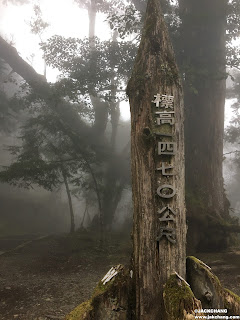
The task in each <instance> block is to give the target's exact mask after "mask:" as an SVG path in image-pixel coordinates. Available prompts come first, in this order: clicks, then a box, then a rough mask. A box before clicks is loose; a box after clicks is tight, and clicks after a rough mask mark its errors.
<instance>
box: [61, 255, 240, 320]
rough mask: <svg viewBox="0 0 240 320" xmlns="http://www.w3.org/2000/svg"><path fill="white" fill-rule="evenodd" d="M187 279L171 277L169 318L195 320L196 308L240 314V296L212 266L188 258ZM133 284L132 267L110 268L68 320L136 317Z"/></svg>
mask: <svg viewBox="0 0 240 320" xmlns="http://www.w3.org/2000/svg"><path fill="white" fill-rule="evenodd" d="M187 281H188V282H186V281H185V280H184V279H182V278H181V277H180V276H179V275H178V274H173V275H171V276H170V278H169V279H168V281H167V283H166V285H165V288H164V293H163V299H164V306H165V310H164V311H163V312H164V314H165V319H166V320H194V319H195V316H196V314H195V312H194V310H196V309H197V310H201V309H227V310H228V313H227V315H228V316H229V315H240V297H239V296H237V295H236V294H234V293H233V292H231V291H229V290H227V289H225V288H223V287H222V285H221V283H220V281H219V279H218V278H217V277H216V276H215V275H214V274H213V273H212V272H211V268H210V267H209V266H207V265H206V264H205V263H203V262H202V261H200V260H198V259H197V258H195V257H188V258H187ZM133 283H134V275H133V272H132V271H131V270H129V269H127V268H124V267H123V266H121V265H119V266H117V267H114V268H112V269H110V270H109V272H108V273H107V274H106V276H105V277H104V278H103V279H102V280H101V281H100V282H99V283H98V285H97V287H96V289H95V290H94V293H93V295H92V298H91V299H90V300H88V301H86V302H84V303H82V304H80V305H79V306H78V307H76V308H75V309H74V310H73V311H72V312H71V313H70V314H68V315H67V316H66V318H65V320H133V319H135V312H134V310H135V303H134V301H135V295H134V286H133ZM209 314H213V313H211V312H210V313H209ZM198 315H203V314H202V313H201V312H200V313H198ZM215 315H219V314H218V313H215ZM225 315H226V314H225Z"/></svg>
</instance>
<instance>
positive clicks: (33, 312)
mask: <svg viewBox="0 0 240 320" xmlns="http://www.w3.org/2000/svg"><path fill="white" fill-rule="evenodd" d="M36 238H37V239H36ZM94 238H95V239H94ZM32 239H33V236H29V237H25V238H24V237H22V238H10V239H1V238H0V320H51V319H55V320H61V319H64V317H65V315H66V314H67V313H69V312H70V311H71V310H73V309H74V308H75V307H76V306H77V305H78V304H80V303H81V302H83V301H85V300H87V299H89V298H90V296H91V294H92V292H93V289H94V288H95V286H96V285H97V283H98V281H99V280H100V279H101V278H102V277H103V276H104V274H105V273H106V272H107V271H108V270H109V268H110V267H112V266H113V265H116V264H119V263H122V264H125V265H128V264H129V262H130V256H131V242H130V239H128V238H127V237H126V236H125V237H123V236H121V235H115V236H112V238H111V240H109V239H108V242H107V246H105V247H104V248H105V249H104V250H103V249H100V247H99V242H98V241H97V239H96V237H94V236H93V234H88V233H77V234H75V235H74V236H72V237H69V236H63V235H59V236H49V237H45V238H39V237H36V236H35V239H36V240H33V241H31V240H32ZM124 239H125V240H124ZM22 243H24V245H23V246H22V247H21V246H20V247H19V245H20V244H22ZM16 247H17V249H15V250H12V249H14V248H16ZM1 251H2V252H3V251H5V253H4V254H1ZM196 256H197V257H198V258H199V259H201V260H203V261H204V262H205V263H207V264H208V265H209V266H211V267H212V271H213V272H214V273H215V274H216V275H217V276H218V277H219V278H220V280H221V282H222V283H223V285H224V286H225V287H226V288H228V289H230V290H232V291H234V292H235V293H237V294H239V295H240V251H237V250H236V249H235V250H233V251H229V252H225V253H214V254H213V253H208V254H206V253H205V254H197V255H196Z"/></svg>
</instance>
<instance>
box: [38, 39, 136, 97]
mask: <svg viewBox="0 0 240 320" xmlns="http://www.w3.org/2000/svg"><path fill="white" fill-rule="evenodd" d="M94 43H95V46H94V50H92V49H91V47H90V43H89V39H87V38H85V39H83V40H82V39H76V38H67V39H66V38H64V37H62V36H53V37H51V38H50V39H49V40H48V42H47V43H45V44H42V46H41V48H42V49H43V51H44V57H45V59H46V63H47V64H48V65H51V66H52V67H54V68H57V69H58V70H60V71H61V72H62V80H60V81H59V83H58V84H57V86H58V87H59V88H60V90H61V92H64V93H65V95H67V96H68V97H70V98H71V99H72V100H74V101H78V99H79V96H84V100H85V101H86V102H87V101H88V100H87V98H88V96H89V94H91V95H98V97H100V98H103V99H104V100H105V101H106V100H112V99H113V98H116V97H115V96H114V97H113V96H112V95H111V91H112V89H113V88H114V87H117V90H118V91H119V94H118V98H119V99H120V98H121V97H122V98H123V96H124V95H123V91H124V90H123V88H124V86H125V85H126V82H127V81H128V78H129V76H130V73H131V68H132V65H133V60H134V57H135V54H136V46H135V45H133V44H132V43H130V42H120V43H119V42H113V41H100V40H99V39H98V38H95V41H94ZM112 79H114V87H113V84H112Z"/></svg>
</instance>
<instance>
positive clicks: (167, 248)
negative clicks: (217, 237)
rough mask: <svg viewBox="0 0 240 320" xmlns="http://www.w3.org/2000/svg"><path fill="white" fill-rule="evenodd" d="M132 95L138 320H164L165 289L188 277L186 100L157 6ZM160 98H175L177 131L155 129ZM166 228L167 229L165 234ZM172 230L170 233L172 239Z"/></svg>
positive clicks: (154, 1) (152, 6)
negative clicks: (166, 151) (168, 147)
mask: <svg viewBox="0 0 240 320" xmlns="http://www.w3.org/2000/svg"><path fill="white" fill-rule="evenodd" d="M127 93H128V95H129V98H130V108H131V123H132V134H131V146H132V190H133V202H134V222H133V223H134V229H133V242H134V271H135V274H134V278H135V281H136V283H135V285H136V319H138V320H149V319H151V320H160V319H165V318H166V316H165V310H164V303H163V286H164V284H165V283H166V281H167V279H168V278H169V276H170V275H171V274H172V273H174V272H175V271H176V272H177V273H178V274H179V275H180V276H182V277H185V245H186V221H185V220H186V219H185V202H184V201H185V200H184V198H185V197H184V137H183V94H182V87H181V82H180V78H179V74H178V69H177V66H176V62H175V58H174V54H173V49H172V46H171V44H170V39H169V36H168V32H167V28H166V25H165V22H164V19H163V16H162V13H161V9H160V4H159V1H158V0H149V2H148V6H147V12H146V19H145V24H144V28H143V36H142V40H141V44H140V47H139V51H138V55H137V58H136V61H135V66H134V70H133V75H132V77H131V79H130V81H129V84H128V89H127ZM157 93H159V94H160V96H162V95H167V96H174V112H175V118H174V119H175V124H174V125H170V124H166V123H165V124H162V125H160V126H157V125H156V114H155V112H156V111H163V108H162V107H161V106H160V107H159V108H157V103H156V105H155V103H153V102H151V101H153V99H154V95H157ZM164 111H165V110H164ZM168 111H169V110H168ZM171 142H173V143H176V146H177V152H176V154H175V156H171V155H160V156H159V155H158V154H157V153H159V148H157V146H158V145H159V144H160V145H161V143H163V144H164V143H171ZM164 166H166V167H167V166H171V167H173V171H169V169H167V171H168V175H163V174H161V173H160V172H159V171H160V168H162V167H164ZM157 168H159V169H158V171H156V169H157ZM170 172H171V174H172V175H170ZM162 173H164V171H163V172H162ZM164 185H171V186H172V194H170V195H168V194H166V193H165V192H164V191H163V193H164V194H162V193H161V190H162V189H161V188H163V189H164ZM173 190H176V195H173ZM157 191H158V194H157ZM167 196H169V198H167ZM166 208H171V209H173V210H175V211H176V216H175V217H174V218H173V220H174V219H175V222H174V221H169V222H166V221H164V222H160V220H159V218H162V217H161V215H160V214H159V213H158V212H159V211H161V210H162V209H166ZM168 212H170V211H168ZM166 227H169V228H172V229H173V230H175V232H176V241H171V240H173V239H171V236H169V237H167V236H164V232H165V231H166V229H165V228H166ZM161 228H163V229H165V231H164V230H162V232H163V233H161ZM173 230H172V231H170V230H168V232H169V234H171V235H172V236H173V233H171V232H174V231H173ZM168 232H167V231H166V233H168ZM169 234H168V235H169ZM169 239H170V240H169ZM172 242H173V243H172Z"/></svg>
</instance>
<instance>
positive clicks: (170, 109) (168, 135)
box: [152, 93, 177, 244]
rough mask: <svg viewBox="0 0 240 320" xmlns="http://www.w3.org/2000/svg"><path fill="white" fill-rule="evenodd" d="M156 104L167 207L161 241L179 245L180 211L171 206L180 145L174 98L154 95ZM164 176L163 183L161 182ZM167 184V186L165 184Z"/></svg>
mask: <svg viewBox="0 0 240 320" xmlns="http://www.w3.org/2000/svg"><path fill="white" fill-rule="evenodd" d="M152 103H154V104H155V108H157V110H156V109H155V110H154V115H155V120H156V126H157V128H158V129H159V130H157V131H158V133H157V137H158V141H157V154H158V156H159V162H160V163H159V165H158V167H157V168H156V171H157V172H158V175H157V176H158V181H161V182H159V184H160V185H159V186H158V187H157V190H156V193H157V196H158V197H160V198H161V200H162V201H161V202H162V203H163V202H164V203H165V205H164V206H163V207H162V208H159V209H158V211H157V218H158V223H159V228H158V230H159V231H158V234H157V241H161V240H162V239H164V238H165V239H166V240H167V241H168V242H170V243H172V244H175V243H176V215H177V210H176V208H173V207H172V206H171V199H173V198H174V197H175V196H176V193H177V191H176V188H175V186H174V185H173V177H174V175H175V173H174V161H173V159H174V156H175V155H176V152H177V143H176V142H175V141H174V135H173V132H174V130H173V128H174V125H175V112H174V96H172V95H166V94H162V95H161V94H159V93H157V94H156V95H154V100H152ZM159 175H160V179H159ZM162 181H164V182H162Z"/></svg>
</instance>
